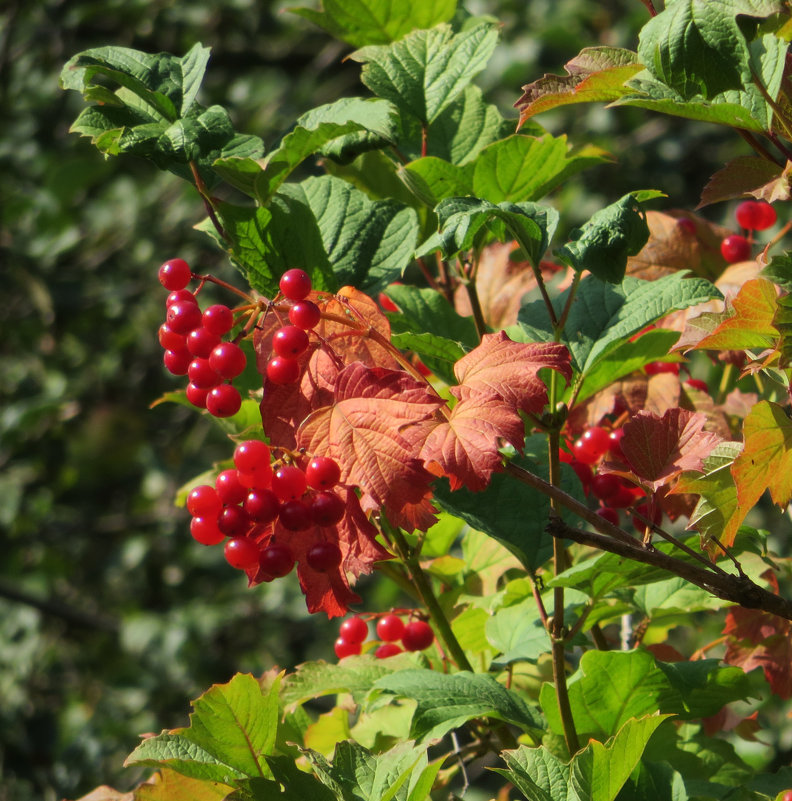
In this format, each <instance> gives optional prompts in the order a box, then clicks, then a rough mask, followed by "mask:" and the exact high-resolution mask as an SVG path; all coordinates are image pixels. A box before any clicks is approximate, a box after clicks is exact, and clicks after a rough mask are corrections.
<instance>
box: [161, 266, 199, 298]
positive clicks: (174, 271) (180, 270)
mask: <svg viewBox="0 0 792 801" xmlns="http://www.w3.org/2000/svg"><path fill="white" fill-rule="evenodd" d="M191 278H192V271H191V270H190V265H189V264H187V262H186V261H185V260H184V259H170V260H169V261H166V262H165V264H163V265H162V267H160V268H159V282H160V283H161V284H162V286H164V287H165V289H167V290H169V291H170V292H173V291H175V290H178V289H184V287H186V286H187V284H189V283H190V279H191Z"/></svg>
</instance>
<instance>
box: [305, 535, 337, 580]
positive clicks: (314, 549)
mask: <svg viewBox="0 0 792 801" xmlns="http://www.w3.org/2000/svg"><path fill="white" fill-rule="evenodd" d="M341 557H342V554H341V549H340V548H339V547H338V546H337V545H336V544H335V543H333V542H317V543H316V545H312V546H311V547H310V548H309V549H308V553H307V554H306V555H305V561H306V562H308V566H309V567H311V568H313V569H314V570H316V571H317V572H318V573H329V572H330V571H331V570H335V569H336V568H337V567H338V566H339V565H340V564H341Z"/></svg>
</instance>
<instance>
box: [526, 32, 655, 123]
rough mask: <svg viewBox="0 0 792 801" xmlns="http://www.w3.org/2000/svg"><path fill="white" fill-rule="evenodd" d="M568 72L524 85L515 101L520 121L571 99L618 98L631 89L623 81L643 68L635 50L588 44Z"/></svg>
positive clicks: (575, 101) (577, 100)
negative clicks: (589, 45)
mask: <svg viewBox="0 0 792 801" xmlns="http://www.w3.org/2000/svg"><path fill="white" fill-rule="evenodd" d="M564 69H565V70H566V72H567V74H566V75H564V76H562V75H545V76H544V77H543V78H540V79H539V80H538V81H534V82H533V83H529V84H527V85H526V86H523V87H522V88H523V95H522V97H521V98H520V99H519V100H518V101H517V102H516V103H515V104H514V105H515V108H518V109H520V123H519V124H520V125H522V124H523V123H524V122H525V121H526V120H527V119H529V118H530V117H532V116H533V115H534V114H539V113H540V112H542V111H547V110H548V109H552V108H556V107H557V106H565V105H567V104H569V103H592V102H601V101H611V100H617V99H618V98H620V97H621V96H622V95H625V94H629V92H630V90H629V89H628V88H627V87H626V86H624V83H625V82H626V81H628V80H629V79H630V78H632V77H633V75H635V74H636V73H637V72H640V71H641V70H642V69H643V67H642V65H641V64H639V63H638V60H637V56H636V55H635V53H632V52H630V51H629V50H621V49H619V48H616V47H587V48H585V49H583V50H581V51H580V53H578V54H577V55H576V56H575V57H574V58H573V59H572V60H571V61H569V62H567V63H566V64H565V65H564Z"/></svg>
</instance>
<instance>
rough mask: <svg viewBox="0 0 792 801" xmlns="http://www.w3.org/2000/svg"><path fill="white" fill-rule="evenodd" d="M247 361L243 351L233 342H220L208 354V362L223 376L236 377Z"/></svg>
mask: <svg viewBox="0 0 792 801" xmlns="http://www.w3.org/2000/svg"><path fill="white" fill-rule="evenodd" d="M246 363H247V358H246V357H245V352H244V351H243V350H242V348H240V347H239V345H235V344H234V343H233V342H221V343H220V344H219V345H218V346H217V347H216V348H215V349H214V350H213V351H212V354H211V355H210V356H209V364H211V365H212V369H213V370H217V372H218V373H220V375H221V376H222V377H223V378H236V377H237V376H238V375H239V374H240V373H241V372H242V371H243V370H244V369H245V364H246Z"/></svg>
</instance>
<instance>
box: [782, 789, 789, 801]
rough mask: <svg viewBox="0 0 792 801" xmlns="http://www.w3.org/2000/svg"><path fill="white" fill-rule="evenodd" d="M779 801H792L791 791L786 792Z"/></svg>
mask: <svg viewBox="0 0 792 801" xmlns="http://www.w3.org/2000/svg"><path fill="white" fill-rule="evenodd" d="M781 801H792V790H787V791H786V792H785V793H784V795H782V796H781Z"/></svg>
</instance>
